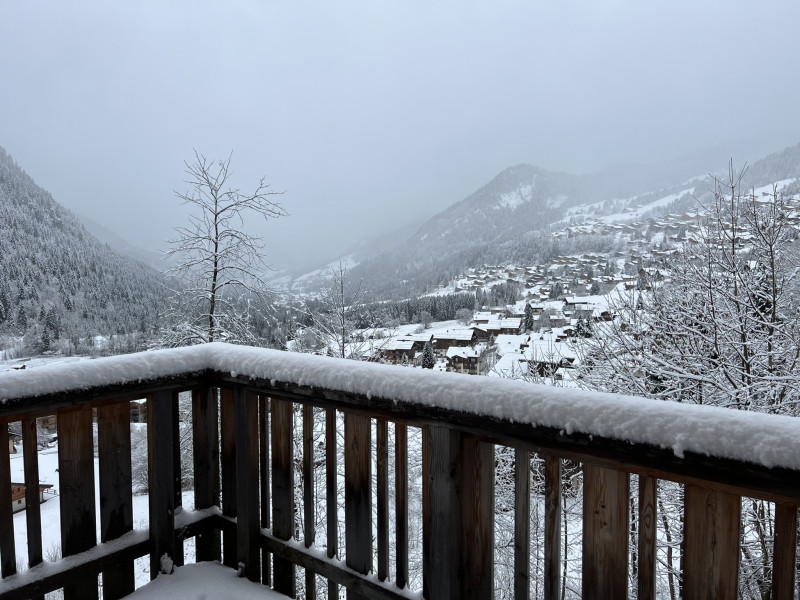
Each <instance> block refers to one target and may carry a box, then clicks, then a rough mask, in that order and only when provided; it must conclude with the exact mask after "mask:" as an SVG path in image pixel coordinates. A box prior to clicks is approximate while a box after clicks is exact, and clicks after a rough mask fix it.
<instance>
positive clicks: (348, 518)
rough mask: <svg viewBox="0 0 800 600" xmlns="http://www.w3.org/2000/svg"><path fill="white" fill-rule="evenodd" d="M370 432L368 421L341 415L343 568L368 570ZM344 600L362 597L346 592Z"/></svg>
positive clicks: (370, 512) (355, 599)
mask: <svg viewBox="0 0 800 600" xmlns="http://www.w3.org/2000/svg"><path fill="white" fill-rule="evenodd" d="M371 440H372V431H371V422H370V418H369V417H364V416H361V415H354V414H349V413H345V415H344V523H345V525H344V526H345V555H346V560H347V566H348V567H350V568H351V569H353V570H354V571H357V572H358V573H364V574H367V573H369V572H370V571H371V570H372V456H371V454H372V443H371ZM347 598H348V600H362V599H365V598H366V597H365V596H363V595H361V594H358V593H356V592H354V591H352V590H347Z"/></svg>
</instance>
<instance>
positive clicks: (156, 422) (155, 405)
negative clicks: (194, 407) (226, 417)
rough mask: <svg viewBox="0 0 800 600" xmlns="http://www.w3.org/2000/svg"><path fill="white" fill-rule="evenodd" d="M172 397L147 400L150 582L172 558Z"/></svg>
mask: <svg viewBox="0 0 800 600" xmlns="http://www.w3.org/2000/svg"><path fill="white" fill-rule="evenodd" d="M172 397H173V393H172V392H171V391H170V390H164V391H159V392H155V393H154V394H152V395H151V396H148V398H147V447H148V453H149V454H148V467H149V468H148V480H149V488H150V490H149V507H150V510H149V514H150V578H151V579H155V578H156V577H157V576H158V574H159V573H161V572H164V571H167V570H169V571H170V572H171V570H170V569H167V568H164V569H162V567H161V560H162V558H163V557H164V556H165V555H166V557H169V558H171V557H172V556H173V555H174V554H175V533H174V532H175V490H174V484H175V480H174V472H173V461H172V454H173V451H174V448H175V446H174V444H173V437H172V436H173V434H174V431H175V429H174V427H173V424H172V418H173V411H172Z"/></svg>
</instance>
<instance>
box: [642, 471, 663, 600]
mask: <svg viewBox="0 0 800 600" xmlns="http://www.w3.org/2000/svg"><path fill="white" fill-rule="evenodd" d="M657 483H658V482H657V480H655V479H653V478H652V477H644V476H640V477H639V539H638V556H639V565H638V580H637V590H638V592H637V598H638V600H655V597H656V534H657V526H656V489H657V485H656V484H657Z"/></svg>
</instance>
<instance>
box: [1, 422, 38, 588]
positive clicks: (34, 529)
mask: <svg viewBox="0 0 800 600" xmlns="http://www.w3.org/2000/svg"><path fill="white" fill-rule="evenodd" d="M7 445H8V444H6V446H7ZM22 452H23V456H24V458H23V460H24V461H25V467H24V468H25V525H26V529H27V537H28V568H30V567H33V566H35V565H38V564H39V563H41V562H42V511H41V506H40V502H41V501H40V499H39V498H40V494H41V492H40V490H39V444H38V439H37V436H36V418H35V417H30V416H27V417H23V419H22ZM33 600H44V596H37V597H35V598H34V599H33Z"/></svg>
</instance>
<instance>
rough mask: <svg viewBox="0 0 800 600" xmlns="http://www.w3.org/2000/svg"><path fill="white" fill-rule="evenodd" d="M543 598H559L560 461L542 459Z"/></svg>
mask: <svg viewBox="0 0 800 600" xmlns="http://www.w3.org/2000/svg"><path fill="white" fill-rule="evenodd" d="M544 597H545V600H559V599H560V598H561V459H560V458H558V457H556V456H547V457H545V459H544Z"/></svg>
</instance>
